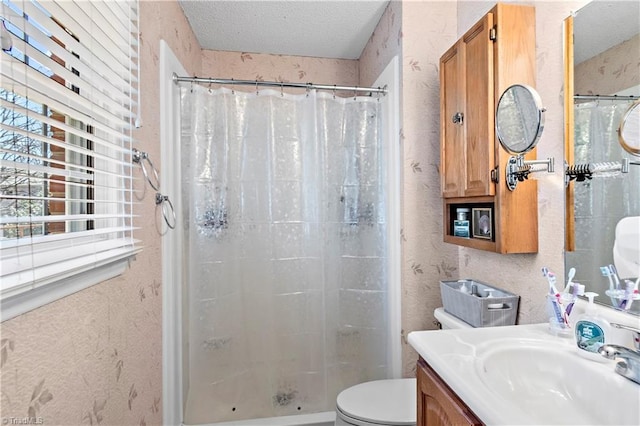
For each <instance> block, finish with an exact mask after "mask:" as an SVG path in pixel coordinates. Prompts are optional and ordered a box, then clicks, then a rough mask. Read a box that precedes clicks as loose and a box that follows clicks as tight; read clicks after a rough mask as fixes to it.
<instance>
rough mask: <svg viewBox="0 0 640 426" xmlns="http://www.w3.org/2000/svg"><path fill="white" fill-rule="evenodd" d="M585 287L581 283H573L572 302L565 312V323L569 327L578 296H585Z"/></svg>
mask: <svg viewBox="0 0 640 426" xmlns="http://www.w3.org/2000/svg"><path fill="white" fill-rule="evenodd" d="M584 288H585V287H584V285H582V284H580V283H571V302H569V304H568V305H567V309H566V310H565V314H566V315H565V317H564V320H565V323H566V324H567V326H568V325H569V315H571V311H572V310H573V305H574V303H576V300H577V299H578V296H582V295H584Z"/></svg>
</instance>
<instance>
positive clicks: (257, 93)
mask: <svg viewBox="0 0 640 426" xmlns="http://www.w3.org/2000/svg"><path fill="white" fill-rule="evenodd" d="M259 94H260V93H259V92H258V80H257V79H256V95H259Z"/></svg>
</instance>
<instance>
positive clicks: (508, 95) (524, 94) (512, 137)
mask: <svg viewBox="0 0 640 426" xmlns="http://www.w3.org/2000/svg"><path fill="white" fill-rule="evenodd" d="M543 113H544V109H543V108H542V101H541V100H540V96H539V95H538V93H537V92H536V91H535V90H534V89H533V88H531V87H529V86H526V85H523V84H514V85H513V86H511V87H509V88H507V90H505V91H504V93H503V94H502V96H500V100H499V101H498V108H497V109H496V132H497V135H498V140H499V141H500V145H502V147H503V148H504V149H505V150H506V151H507V152H508V153H510V154H514V155H517V154H524V153H527V152H529V151H531V150H532V149H533V148H535V146H536V144H537V143H538V140H539V139H540V135H541V134H542V129H543V128H544V114H543Z"/></svg>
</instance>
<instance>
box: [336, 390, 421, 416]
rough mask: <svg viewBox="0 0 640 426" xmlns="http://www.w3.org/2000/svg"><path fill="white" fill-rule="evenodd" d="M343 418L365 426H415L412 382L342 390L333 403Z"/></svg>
mask: <svg viewBox="0 0 640 426" xmlns="http://www.w3.org/2000/svg"><path fill="white" fill-rule="evenodd" d="M336 405H337V407H338V409H339V410H340V411H341V412H342V413H344V414H345V415H347V416H349V417H352V418H354V419H358V420H362V421H365V422H368V423H378V424H384V425H415V424H416V379H391V380H376V381H373V382H366V383H361V384H359V385H355V386H352V387H350V388H348V389H345V390H343V391H342V392H340V394H339V395H338V399H337V402H336Z"/></svg>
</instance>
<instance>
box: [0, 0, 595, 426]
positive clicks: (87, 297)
mask: <svg viewBox="0 0 640 426" xmlns="http://www.w3.org/2000/svg"><path fill="white" fill-rule="evenodd" d="M584 3H585V1H579V2H576V1H574V2H565V1H556V2H545V1H529V2H527V4H534V5H535V6H536V20H537V24H536V31H537V40H536V41H537V52H536V54H537V62H538V85H537V86H538V90H539V92H540V94H541V96H542V99H543V102H544V104H545V107H546V108H547V113H546V123H545V131H544V134H543V137H542V140H541V141H540V145H539V147H538V156H539V157H540V158H542V157H547V156H554V157H555V158H556V161H557V163H558V164H559V163H560V159H561V158H563V148H562V147H563V141H562V138H563V132H562V123H563V114H562V100H561V94H562V42H561V40H562V20H563V19H564V18H565V17H566V16H568V15H569V13H570V12H571V11H572V10H576V9H577V8H578V7H579V6H580V5H581V4H584ZM140 5H141V17H142V18H141V31H142V34H141V41H142V45H141V56H142V57H141V61H142V62H141V63H142V72H143V75H144V78H143V79H142V94H143V99H142V102H143V111H142V114H143V115H142V118H143V122H144V127H143V128H142V129H141V130H139V131H138V134H137V135H136V136H137V138H138V139H139V140H140V147H139V148H140V149H141V150H143V151H147V152H149V154H150V155H151V158H153V159H154V161H155V162H156V163H158V162H159V123H158V120H159V118H158V117H159V99H158V90H157V87H158V81H157V79H158V77H157V76H158V69H157V66H158V59H159V58H158V41H159V40H160V39H161V38H164V39H165V40H167V41H168V42H169V44H170V45H171V47H172V49H173V50H174V52H175V53H176V54H177V55H178V57H179V58H180V59H181V61H182V62H183V64H184V65H185V66H186V68H187V69H188V70H189V71H193V73H194V74H196V75H212V76H220V77H225V76H233V77H234V78H246V79H264V80H279V81H299V82H308V81H313V82H315V83H326V82H336V83H342V84H361V85H365V84H370V81H371V80H372V79H375V76H377V74H378V73H379V72H380V71H381V70H382V69H383V68H384V66H385V65H386V64H387V63H388V60H389V59H390V58H391V57H393V56H394V55H396V54H398V53H401V55H402V61H401V62H402V86H403V89H402V103H401V108H402V111H403V121H402V130H401V138H400V139H401V143H402V152H403V167H404V172H403V224H402V235H401V236H399V237H400V238H402V250H403V255H402V262H403V264H402V276H403V279H402V281H403V282H402V306H403V312H402V326H403V337H406V334H407V333H408V332H410V331H413V330H419V329H428V328H433V310H434V309H435V308H436V307H437V306H439V305H440V291H439V287H438V281H439V280H440V279H456V278H459V277H473V278H476V279H479V280H484V281H487V282H490V283H494V284H495V285H497V286H499V287H502V288H505V289H508V290H510V291H513V292H516V293H518V294H520V295H521V296H522V301H521V303H522V304H521V312H520V318H519V321H520V323H531V322H537V321H544V320H545V318H544V314H543V313H542V312H543V310H542V306H543V299H544V293H545V286H544V283H543V282H542V281H541V277H540V273H539V271H540V268H541V267H542V266H548V267H549V268H551V269H552V270H554V271H555V272H556V273H558V274H559V275H562V274H563V272H564V268H563V246H564V240H563V235H562V233H560V232H557V230H558V229H563V221H564V219H563V218H564V216H563V215H564V213H563V212H564V203H563V184H562V173H561V168H559V167H557V169H559V170H558V171H556V173H555V174H554V175H553V176H549V177H543V178H541V179H540V182H539V185H538V187H539V202H540V209H539V212H540V213H539V214H540V220H539V223H540V228H539V235H540V251H539V253H538V254H535V255H497V254H492V253H486V252H483V251H478V250H473V249H466V248H458V247H457V246H453V245H450V244H445V243H443V242H442V205H441V197H440V181H439V175H438V165H439V125H438V123H439V80H438V60H439V57H440V56H441V54H442V53H444V51H445V50H446V49H447V48H448V47H449V46H450V45H451V44H453V43H454V42H455V40H456V39H457V38H458V37H459V36H460V35H461V34H462V33H464V31H465V29H466V28H468V27H469V26H470V25H471V24H473V23H474V22H475V21H476V20H477V19H479V18H480V17H481V16H482V15H483V14H484V13H485V12H486V11H487V10H489V8H490V7H491V6H492V5H493V3H492V2H484V1H481V2H476V1H469V2H454V1H440V2H436V1H426V0H425V1H418V0H411V1H404V2H402V3H401V2H398V1H393V2H391V3H390V5H389V8H388V9H387V11H386V12H385V14H384V16H383V18H382V19H381V21H380V24H379V25H378V27H377V29H376V31H375V33H374V35H373V36H372V39H371V41H370V42H369V44H368V45H367V47H366V49H365V52H364V53H363V57H362V60H361V63H360V64H358V62H357V61H340V60H329V59H320V58H302V57H282V56H277V55H256V54H252V53H242V52H209V51H206V52H203V53H202V56H201V55H200V49H199V47H198V43H197V41H196V39H195V37H194V36H193V34H192V32H191V30H190V29H189V27H188V23H187V21H186V19H185V18H184V15H183V13H182V11H181V9H180V7H179V5H178V4H177V2H176V1H173V0H172V1H157V2H152V1H143V2H140ZM358 80H360V82H359V83H358ZM150 194H151V191H148V192H147V193H146V196H145V198H144V199H143V200H142V202H141V204H140V206H139V209H140V214H141V219H140V220H139V223H138V224H139V225H140V226H141V230H140V231H139V232H138V235H137V236H138V237H139V238H141V239H142V240H143V243H144V246H145V251H144V252H143V253H141V254H140V255H139V256H138V258H137V259H136V261H135V262H133V263H132V266H131V269H130V270H129V271H127V272H126V273H125V274H124V275H123V276H121V277H119V278H116V279H113V280H110V281H107V282H104V283H101V284H99V285H96V286H94V287H92V288H90V289H87V290H85V291H82V292H80V293H77V294H75V295H72V296H69V297H67V298H65V299H62V300H60V301H57V302H54V303H52V304H50V305H47V306H45V307H43V308H40V309H37V310H35V311H32V312H30V313H27V314H25V315H22V316H20V317H17V318H15V319H13V320H10V321H6V322H4V323H2V326H1V332H2V337H1V341H0V357H1V360H0V361H1V365H0V380H1V394H0V398H1V408H2V416H3V417H16V418H22V417H26V416H28V415H31V414H35V415H36V416H41V417H42V418H43V420H44V421H45V423H47V424H89V425H94V424H114V425H115V424H136V425H145V424H161V423H162V421H161V411H162V407H161V397H162V382H161V379H162V378H161V374H162V371H161V332H162V330H161V306H162V305H161V297H160V295H161V281H160V248H161V247H160V236H159V231H158V226H159V225H158V222H157V219H158V217H157V215H156V213H157V212H156V211H155V205H154V204H153V201H152V200H151V196H150ZM149 217H155V218H156V221H149V220H148V218H149ZM415 359H416V355H415V353H414V352H413V351H412V350H411V349H410V347H409V346H408V345H407V344H406V340H403V365H404V374H405V375H407V376H409V375H412V374H413V371H414V369H415Z"/></svg>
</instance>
